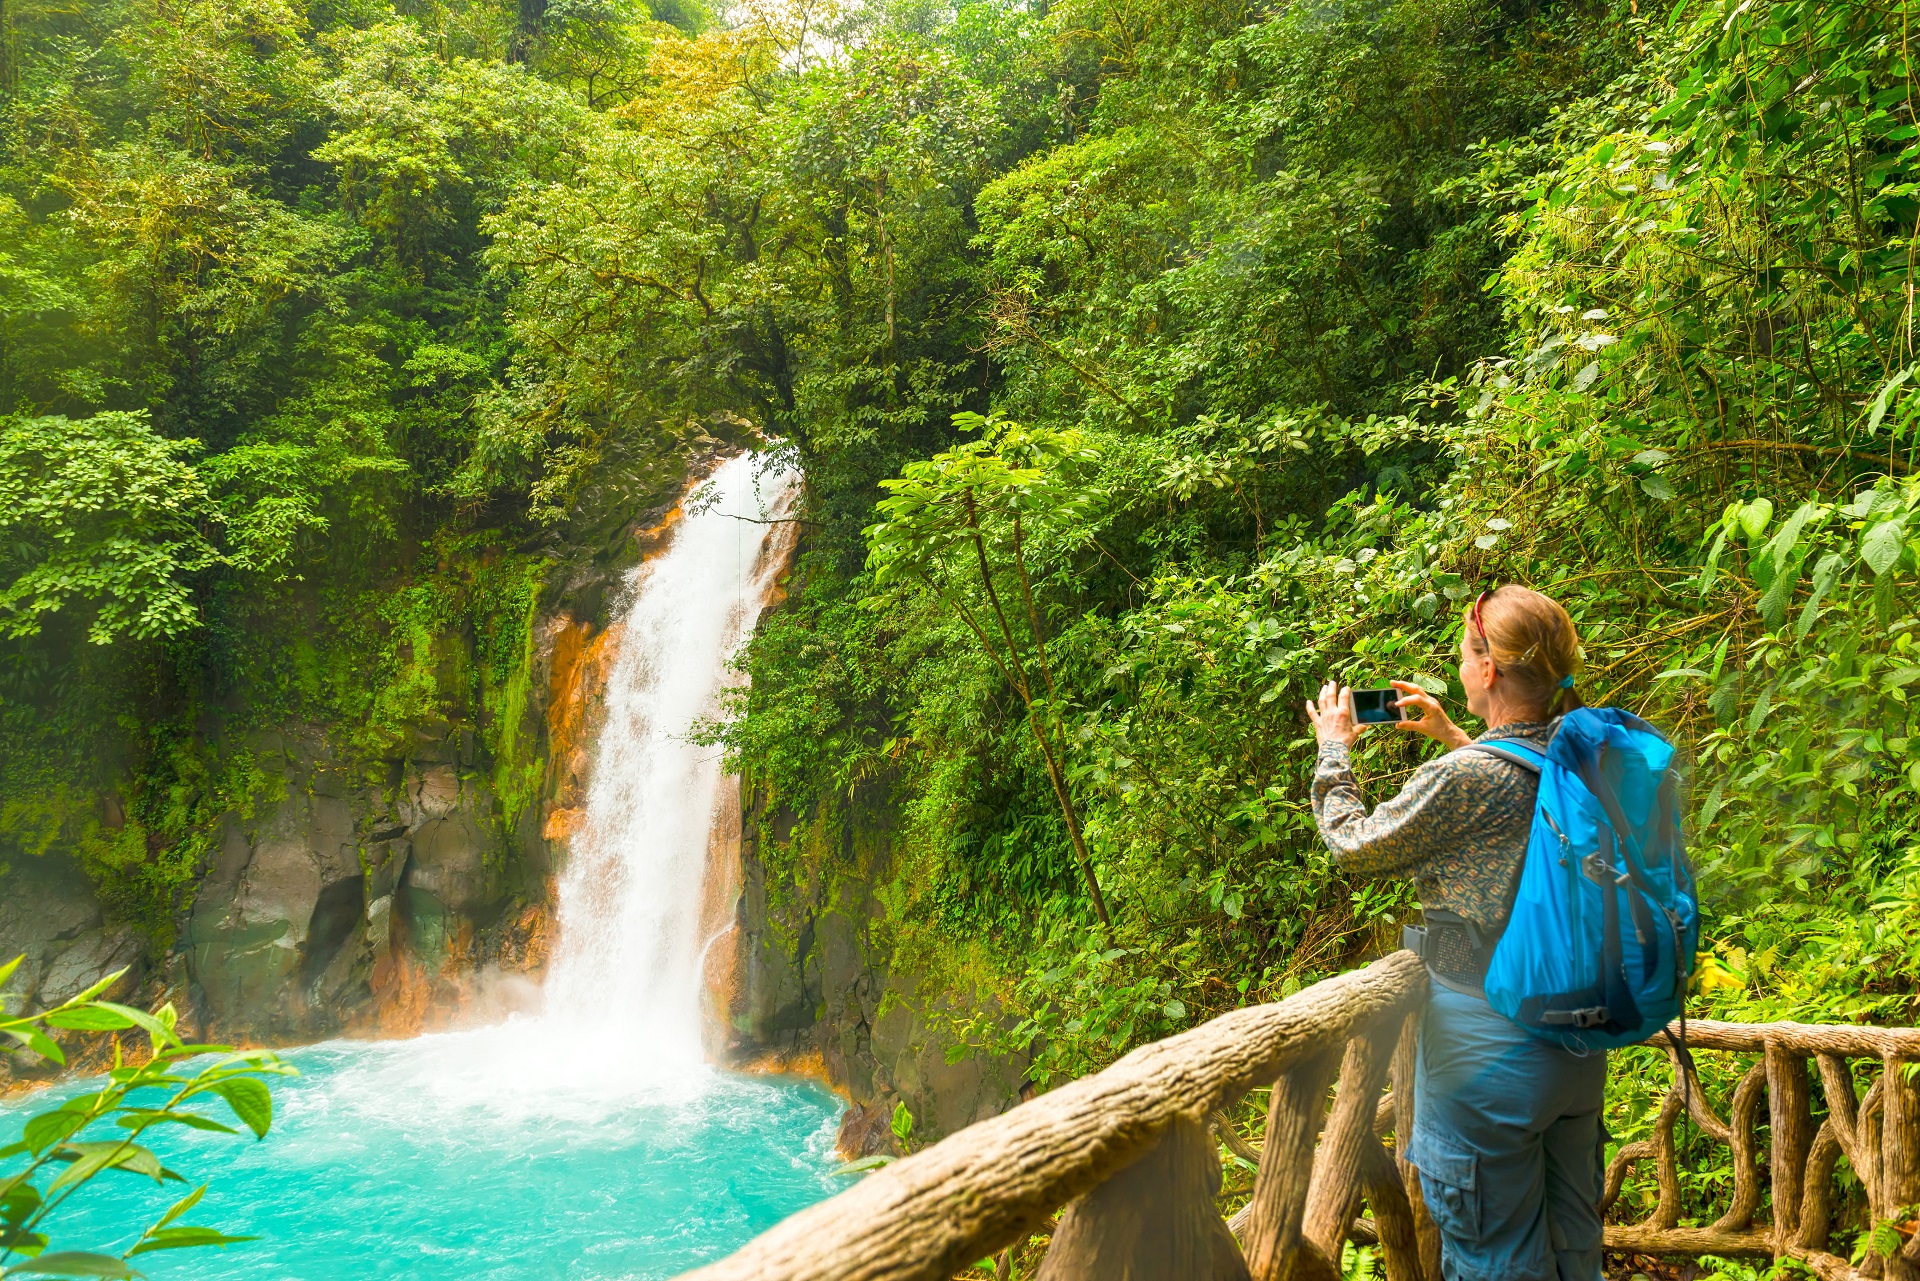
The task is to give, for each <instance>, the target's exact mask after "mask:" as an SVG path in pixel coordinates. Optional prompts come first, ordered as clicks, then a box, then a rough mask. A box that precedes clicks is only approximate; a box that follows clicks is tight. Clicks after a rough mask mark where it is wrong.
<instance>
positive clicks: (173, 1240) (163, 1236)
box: [127, 1225, 260, 1255]
mask: <svg viewBox="0 0 1920 1281" xmlns="http://www.w3.org/2000/svg"><path fill="white" fill-rule="evenodd" d="M259 1239H260V1238H259V1237H233V1236H228V1235H227V1234H226V1233H224V1232H221V1231H219V1230H217V1229H214V1228H196V1227H193V1226H191V1225H185V1226H182V1227H177V1228H156V1229H154V1230H153V1231H152V1232H151V1233H149V1234H148V1235H147V1237H146V1238H145V1239H144V1240H143V1241H141V1242H140V1244H139V1245H136V1246H134V1247H133V1249H131V1250H129V1251H127V1253H128V1254H129V1255H135V1254H149V1253H151V1252H153V1251H155V1250H187V1249H192V1248H194V1247H196V1246H203V1245H233V1244H234V1243H236V1242H239V1241H258V1240H259Z"/></svg>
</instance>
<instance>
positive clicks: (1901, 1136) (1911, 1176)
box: [1874, 1054, 1920, 1281]
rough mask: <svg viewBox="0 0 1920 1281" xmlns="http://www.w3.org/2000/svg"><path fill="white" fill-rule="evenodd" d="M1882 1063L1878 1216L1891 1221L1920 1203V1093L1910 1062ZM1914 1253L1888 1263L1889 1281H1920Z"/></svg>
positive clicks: (1903, 1253) (1905, 1252)
mask: <svg viewBox="0 0 1920 1281" xmlns="http://www.w3.org/2000/svg"><path fill="white" fill-rule="evenodd" d="M1881 1064H1882V1066H1881V1076H1880V1088H1881V1091H1882V1098H1883V1102H1882V1103H1881V1118H1880V1180H1879V1182H1880V1203H1879V1205H1878V1206H1876V1207H1875V1208H1874V1217H1875V1218H1876V1219H1890V1218H1892V1217H1893V1216H1894V1215H1896V1214H1898V1213H1899V1212H1900V1210H1901V1209H1902V1208H1903V1207H1905V1206H1910V1205H1914V1204H1916V1203H1920V1091H1917V1090H1916V1086H1915V1083H1914V1082H1912V1081H1909V1080H1908V1079H1907V1072H1906V1070H1907V1068H1908V1066H1909V1063H1908V1061H1906V1060H1903V1059H1901V1058H1898V1057H1896V1056H1895V1055H1892V1054H1888V1055H1885V1056H1883V1057H1882V1059H1881ZM1915 1239H1916V1240H1920V1233H1916V1234H1915ZM1907 1244H1908V1245H1911V1244H1912V1242H1911V1241H1909V1242H1907ZM1914 1253H1915V1251H1913V1250H1908V1249H1902V1250H1900V1251H1899V1252H1897V1253H1896V1254H1894V1255H1893V1256H1892V1257H1890V1258H1888V1259H1887V1260H1886V1277H1887V1281H1920V1266H1916V1263H1917V1262H1920V1261H1917V1260H1916V1259H1914V1258H1912V1257H1909V1256H1910V1255H1912V1254H1914Z"/></svg>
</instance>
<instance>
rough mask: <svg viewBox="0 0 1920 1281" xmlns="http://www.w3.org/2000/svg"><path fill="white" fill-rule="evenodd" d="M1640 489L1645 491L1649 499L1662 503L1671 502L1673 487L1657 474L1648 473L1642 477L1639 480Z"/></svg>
mask: <svg viewBox="0 0 1920 1281" xmlns="http://www.w3.org/2000/svg"><path fill="white" fill-rule="evenodd" d="M1640 488H1641V489H1642V490H1643V491H1645V493H1646V495H1647V497H1649V498H1657V499H1659V500H1660V501H1661V502H1663V503H1670V502H1672V501H1673V498H1674V493H1673V485H1672V483H1671V482H1669V481H1668V480H1667V478H1666V477H1665V476H1662V475H1661V474H1660V473H1659V472H1649V473H1648V474H1646V475H1645V476H1642V477H1641V478H1640Z"/></svg>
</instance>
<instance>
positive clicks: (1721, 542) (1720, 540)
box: [1700, 526, 1727, 598]
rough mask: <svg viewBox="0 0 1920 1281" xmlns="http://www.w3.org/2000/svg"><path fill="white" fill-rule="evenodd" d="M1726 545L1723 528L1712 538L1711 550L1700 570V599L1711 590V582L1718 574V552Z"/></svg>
mask: <svg viewBox="0 0 1920 1281" xmlns="http://www.w3.org/2000/svg"><path fill="white" fill-rule="evenodd" d="M1726 545H1727V531H1726V528H1725V527H1724V526H1723V527H1722V528H1721V530H1720V532H1719V533H1718V534H1715V535H1714V538H1713V549H1712V550H1711V551H1709V552H1708V553H1707V563H1706V564H1705V565H1703V566H1701V569H1700V595H1701V597H1702V598H1704V597H1705V596H1706V594H1707V593H1708V592H1709V591H1712V590H1713V580H1714V577H1715V575H1717V574H1718V573H1719V572H1720V551H1721V549H1722V548H1723V547H1725V546H1726Z"/></svg>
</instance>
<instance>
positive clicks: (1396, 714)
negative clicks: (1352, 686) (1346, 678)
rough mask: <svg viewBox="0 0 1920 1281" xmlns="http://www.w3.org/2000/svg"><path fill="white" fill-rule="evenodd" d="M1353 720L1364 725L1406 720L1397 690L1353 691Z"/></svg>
mask: <svg viewBox="0 0 1920 1281" xmlns="http://www.w3.org/2000/svg"><path fill="white" fill-rule="evenodd" d="M1353 719H1355V720H1356V721H1359V722H1360V723H1361V724H1362V725H1381V724H1385V723H1386V722H1388V721H1397V720H1404V719H1405V717H1404V716H1403V715H1402V714H1401V711H1400V691H1399V690H1397V689H1356V690H1354V691H1353Z"/></svg>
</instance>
